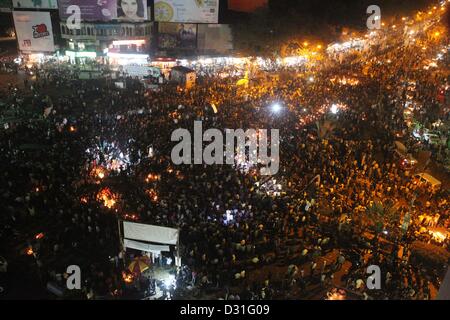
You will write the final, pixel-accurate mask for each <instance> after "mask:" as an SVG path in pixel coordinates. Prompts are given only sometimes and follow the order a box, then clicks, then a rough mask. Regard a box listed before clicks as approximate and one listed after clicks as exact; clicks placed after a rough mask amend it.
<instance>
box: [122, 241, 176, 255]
mask: <svg viewBox="0 0 450 320" xmlns="http://www.w3.org/2000/svg"><path fill="white" fill-rule="evenodd" d="M123 246H124V247H125V248H131V249H136V250H141V251H146V252H152V253H157V254H160V253H161V252H162V251H167V252H169V251H170V247H169V246H163V245H158V244H149V243H144V242H139V241H134V240H129V239H124V240H123Z"/></svg>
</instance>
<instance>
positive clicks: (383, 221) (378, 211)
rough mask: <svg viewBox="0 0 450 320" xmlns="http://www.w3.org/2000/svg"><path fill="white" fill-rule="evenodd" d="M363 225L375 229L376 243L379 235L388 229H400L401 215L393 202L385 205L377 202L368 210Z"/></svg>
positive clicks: (387, 202)
mask: <svg viewBox="0 0 450 320" xmlns="http://www.w3.org/2000/svg"><path fill="white" fill-rule="evenodd" d="M363 220H364V222H363V225H366V227H373V228H374V231H375V241H376V240H377V239H378V235H379V234H380V233H381V232H382V231H383V230H385V229H386V227H388V226H390V227H398V224H399V222H400V214H399V212H398V210H397V208H396V207H395V205H394V204H393V203H392V202H391V201H386V202H384V203H382V202H380V201H375V202H374V203H373V204H372V205H371V206H370V207H368V208H367V210H366V216H365V217H363Z"/></svg>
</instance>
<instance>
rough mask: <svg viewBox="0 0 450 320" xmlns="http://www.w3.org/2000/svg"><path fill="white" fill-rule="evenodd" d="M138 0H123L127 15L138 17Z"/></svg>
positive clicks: (123, 9) (124, 11)
mask: <svg viewBox="0 0 450 320" xmlns="http://www.w3.org/2000/svg"><path fill="white" fill-rule="evenodd" d="M137 1H138V0H122V11H123V13H125V15H126V16H127V17H130V18H138V16H137V11H138V4H137Z"/></svg>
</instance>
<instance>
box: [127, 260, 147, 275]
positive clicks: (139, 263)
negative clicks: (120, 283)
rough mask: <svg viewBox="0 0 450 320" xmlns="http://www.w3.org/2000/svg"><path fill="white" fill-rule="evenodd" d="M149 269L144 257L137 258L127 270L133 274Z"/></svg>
mask: <svg viewBox="0 0 450 320" xmlns="http://www.w3.org/2000/svg"><path fill="white" fill-rule="evenodd" d="M149 267H150V265H149V262H148V258H146V257H138V258H135V259H134V260H133V261H132V262H131V263H130V265H129V266H128V270H130V271H131V272H133V273H142V272H144V271H145V270H147V269H148V268H149Z"/></svg>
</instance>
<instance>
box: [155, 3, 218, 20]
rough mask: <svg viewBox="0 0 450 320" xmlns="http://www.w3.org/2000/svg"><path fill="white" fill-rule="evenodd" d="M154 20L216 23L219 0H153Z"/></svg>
mask: <svg viewBox="0 0 450 320" xmlns="http://www.w3.org/2000/svg"><path fill="white" fill-rule="evenodd" d="M155 21H160V22H190V23H218V21H219V0H155Z"/></svg>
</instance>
